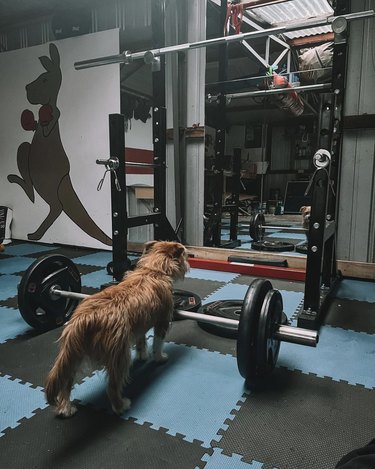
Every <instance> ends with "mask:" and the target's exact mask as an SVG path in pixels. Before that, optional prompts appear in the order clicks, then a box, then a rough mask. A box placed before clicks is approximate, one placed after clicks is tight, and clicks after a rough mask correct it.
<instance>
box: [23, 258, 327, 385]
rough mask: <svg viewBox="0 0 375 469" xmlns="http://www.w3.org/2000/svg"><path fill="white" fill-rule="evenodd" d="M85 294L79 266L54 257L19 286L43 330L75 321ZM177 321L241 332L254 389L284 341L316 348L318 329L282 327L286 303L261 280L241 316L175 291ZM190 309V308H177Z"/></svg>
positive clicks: (241, 363)
mask: <svg viewBox="0 0 375 469" xmlns="http://www.w3.org/2000/svg"><path fill="white" fill-rule="evenodd" d="M88 296H90V295H87V294H83V293H81V278H80V273H79V271H78V269H77V267H76V265H75V264H74V263H73V262H72V261H71V260H70V259H68V258H67V257H65V256H62V255H59V254H52V255H46V256H44V257H41V258H39V259H37V260H36V261H35V262H34V263H33V264H31V266H30V267H29V268H28V269H27V271H26V272H25V274H24V276H23V277H22V279H21V282H20V284H19V287H18V306H19V310H20V313H21V315H22V317H23V318H24V320H25V321H26V322H27V323H28V324H30V325H31V326H32V327H34V328H36V329H39V330H49V329H52V328H55V327H57V326H60V325H62V324H64V323H65V322H66V321H68V320H69V318H70V317H71V315H72V314H73V312H74V309H75V307H76V306H77V304H78V302H79V301H81V300H83V299H85V298H87V297H88ZM174 300H175V308H176V309H175V311H174V319H175V320H178V319H193V320H195V321H199V322H202V323H207V324H216V325H224V326H227V327H232V328H235V329H238V333H237V366H238V370H239V372H240V374H241V376H242V377H243V378H245V379H246V382H247V384H248V385H249V386H250V387H256V386H257V385H258V384H260V383H261V382H262V381H263V380H264V378H265V377H266V376H267V375H269V374H270V373H271V372H272V370H273V369H274V368H275V366H276V362H277V359H278V354H279V349H280V343H281V342H290V343H294V344H299V345H307V346H311V347H315V346H316V345H317V343H318V340H319V336H318V332H317V331H315V330H309V329H302V328H298V327H294V326H289V325H285V324H282V316H283V300H282V296H281V293H280V292H279V291H278V290H275V289H273V288H272V284H271V282H270V281H269V280H264V279H255V280H254V281H253V282H252V283H251V284H250V285H249V288H248V290H247V292H246V294H245V297H244V300H243V302H242V306H241V312H240V318H239V320H236V319H229V318H224V317H216V316H212V315H208V314H204V313H202V312H201V311H202V310H201V309H199V308H200V306H201V301H200V298H199V296H198V295H196V294H194V293H191V292H187V291H184V290H174ZM179 307H184V308H185V309H184V310H182V309H177V308H179Z"/></svg>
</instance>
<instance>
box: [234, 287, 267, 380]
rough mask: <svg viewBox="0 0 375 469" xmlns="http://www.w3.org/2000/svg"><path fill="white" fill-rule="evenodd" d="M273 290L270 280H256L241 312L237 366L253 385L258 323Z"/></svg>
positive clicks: (255, 374) (247, 294)
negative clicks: (267, 298) (264, 303)
mask: <svg viewBox="0 0 375 469" xmlns="http://www.w3.org/2000/svg"><path fill="white" fill-rule="evenodd" d="M270 290H272V284H271V282H270V281H269V280H263V279H255V280H254V281H253V282H252V283H251V284H250V286H249V288H248V290H247V292H246V295H245V298H244V301H243V305H242V310H241V316H240V322H239V325H238V339H237V366H238V371H239V372H240V375H241V376H242V377H243V378H245V379H246V381H247V382H249V383H252V382H254V381H255V380H256V377H257V374H258V364H257V361H258V359H257V356H256V353H257V340H258V339H257V336H258V322H259V316H260V312H261V309H262V305H263V301H264V298H265V297H266V295H267V293H268V292H269V291H270Z"/></svg>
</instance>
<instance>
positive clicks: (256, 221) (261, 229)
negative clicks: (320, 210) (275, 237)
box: [249, 213, 308, 241]
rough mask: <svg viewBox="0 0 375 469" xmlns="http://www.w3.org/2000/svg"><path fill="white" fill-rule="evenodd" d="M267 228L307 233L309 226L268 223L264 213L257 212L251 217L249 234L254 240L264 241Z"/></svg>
mask: <svg viewBox="0 0 375 469" xmlns="http://www.w3.org/2000/svg"><path fill="white" fill-rule="evenodd" d="M266 229H271V230H280V231H290V232H292V233H299V232H301V233H307V231H308V229H307V228H302V227H298V226H275V225H266V220H265V217H264V215H263V213H257V214H255V215H252V216H251V217H250V221H249V235H250V237H251V238H252V239H253V240H254V241H262V240H263V238H264V233H265V230H266Z"/></svg>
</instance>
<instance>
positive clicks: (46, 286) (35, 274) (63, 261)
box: [18, 254, 81, 330]
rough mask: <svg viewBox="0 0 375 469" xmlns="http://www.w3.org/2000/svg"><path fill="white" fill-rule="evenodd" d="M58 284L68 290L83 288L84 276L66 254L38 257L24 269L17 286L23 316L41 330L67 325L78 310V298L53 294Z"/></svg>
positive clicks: (77, 290) (19, 305)
mask: <svg viewBox="0 0 375 469" xmlns="http://www.w3.org/2000/svg"><path fill="white" fill-rule="evenodd" d="M52 286H56V287H58V288H59V289H62V290H66V291H68V292H80V291H81V276H80V273H79V271H78V269H77V267H76V265H75V264H74V263H73V262H72V261H71V260H70V259H68V258H67V257H65V256H62V255H58V254H52V255H51V254H50V255H46V256H43V257H40V258H39V259H37V260H36V261H35V262H33V264H31V266H30V267H29V268H28V269H27V271H26V272H25V275H24V276H23V277H22V279H21V282H20V284H19V286H18V307H19V310H20V313H21V315H22V317H23V319H24V320H25V321H26V322H27V323H28V324H29V325H30V326H32V327H34V328H35V329H38V330H48V329H53V328H54V327H57V326H61V325H62V324H64V323H65V322H66V321H68V319H69V318H70V316H71V315H72V314H73V311H74V310H75V308H76V306H77V304H78V300H77V299H76V298H62V297H58V296H51V295H50V289H51V287H52Z"/></svg>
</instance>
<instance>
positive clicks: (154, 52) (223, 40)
mask: <svg viewBox="0 0 375 469" xmlns="http://www.w3.org/2000/svg"><path fill="white" fill-rule="evenodd" d="M374 15H375V12H374V10H367V11H362V12H357V13H349V14H347V15H340V16H331V17H328V18H321V19H319V20H316V19H313V20H308V21H303V22H301V23H296V24H294V25H289V26H277V27H274V28H268V29H263V30H260V31H250V32H248V33H240V34H235V35H231V36H222V37H218V38H213V39H205V40H203V41H197V42H191V43H184V44H177V45H173V46H166V47H162V48H159V49H151V50H147V51H142V52H133V53H131V52H129V51H125V52H123V53H122V54H117V55H110V56H105V57H98V58H96V59H89V60H82V61H79V62H75V63H74V68H75V69H76V70H82V69H85V68H91V67H98V66H101V65H110V64H120V63H125V64H127V63H131V62H133V61H134V60H140V59H143V60H144V62H145V63H147V64H151V63H153V62H154V61H155V59H156V58H157V57H159V56H161V55H165V54H169V53H173V52H183V51H186V50H192V49H199V48H202V47H209V46H212V45H219V44H229V43H231V42H240V41H244V40H251V39H257V38H261V37H268V36H270V35H275V34H284V33H286V32H288V31H297V30H299V29H307V28H314V27H317V26H325V25H329V24H332V23H334V22H335V21H336V23H337V21H338V19H339V20H340V19H344V20H356V19H360V18H368V17H372V16H374Z"/></svg>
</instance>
